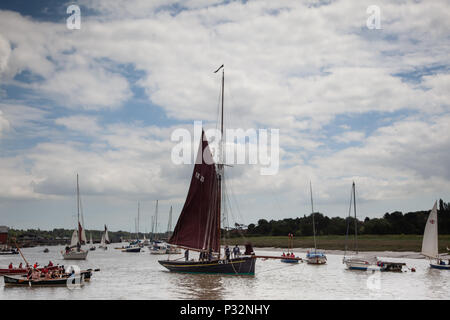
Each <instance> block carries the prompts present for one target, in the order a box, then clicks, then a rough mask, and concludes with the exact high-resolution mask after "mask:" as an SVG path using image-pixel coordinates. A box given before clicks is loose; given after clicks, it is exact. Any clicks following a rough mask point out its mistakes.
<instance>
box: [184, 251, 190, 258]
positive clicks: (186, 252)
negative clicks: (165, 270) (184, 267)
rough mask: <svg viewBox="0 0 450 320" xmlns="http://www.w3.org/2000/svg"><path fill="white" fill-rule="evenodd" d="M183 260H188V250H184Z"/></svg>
mask: <svg viewBox="0 0 450 320" xmlns="http://www.w3.org/2000/svg"><path fill="white" fill-rule="evenodd" d="M184 260H186V261H189V250H187V249H186V251H184Z"/></svg>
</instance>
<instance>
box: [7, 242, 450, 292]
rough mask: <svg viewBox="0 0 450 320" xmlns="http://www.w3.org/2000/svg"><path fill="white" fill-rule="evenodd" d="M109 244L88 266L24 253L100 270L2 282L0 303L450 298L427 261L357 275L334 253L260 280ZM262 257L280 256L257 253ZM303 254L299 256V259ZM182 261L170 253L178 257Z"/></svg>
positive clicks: (264, 267) (281, 267) (264, 265)
mask: <svg viewBox="0 0 450 320" xmlns="http://www.w3.org/2000/svg"><path fill="white" fill-rule="evenodd" d="M114 246H117V245H111V246H110V247H109V249H108V250H107V251H102V250H96V251H92V252H90V253H89V256H88V259H87V260H86V261H71V262H69V261H65V260H62V259H61V256H60V253H59V251H60V250H61V248H62V247H49V249H50V252H49V253H42V250H43V249H42V248H28V249H24V250H23V251H24V253H25V256H26V257H27V259H28V260H29V262H30V263H34V262H35V261H38V262H40V263H41V264H44V263H47V262H48V261H49V260H52V261H53V262H54V263H55V264H56V263H59V264H64V265H65V266H66V267H68V266H69V265H70V264H77V265H79V266H80V267H81V268H82V269H85V268H100V269H101V271H100V272H96V273H94V275H93V279H92V281H91V282H90V283H89V282H88V283H86V284H85V286H84V287H83V288H81V289H77V290H70V289H67V288H64V287H62V288H29V287H25V288H5V287H4V286H3V280H0V286H3V288H1V289H0V299H195V300H203V299H448V297H449V293H450V289H449V285H450V271H447V270H435V269H430V268H429V263H428V261H427V260H425V259H394V260H401V261H404V262H406V263H407V265H408V267H410V268H411V267H415V268H416V270H417V272H410V271H408V272H403V273H389V272H385V273H380V272H375V273H373V272H364V271H351V270H347V269H346V268H345V265H344V264H342V256H341V255H331V254H329V255H328V263H327V264H326V265H322V266H315V265H308V264H306V263H299V264H295V265H291V264H284V263H281V262H280V261H279V260H258V261H257V263H256V275H255V276H231V275H207V274H201V275H199V274H181V273H171V272H169V271H167V270H166V269H165V268H164V267H162V266H161V265H159V263H158V260H161V259H167V256H159V255H151V254H149V252H148V250H145V251H144V252H141V253H123V252H121V251H120V250H114ZM257 253H258V254H261V255H279V254H280V252H278V251H269V250H258V249H257ZM300 256H301V254H300ZM177 257H181V258H182V257H183V255H182V254H181V255H179V256H173V255H172V256H171V259H175V258H177ZM10 262H13V263H14V265H18V264H19V263H20V262H21V257H20V256H19V255H14V256H0V266H2V267H6V266H7V265H8V264H9V263H10Z"/></svg>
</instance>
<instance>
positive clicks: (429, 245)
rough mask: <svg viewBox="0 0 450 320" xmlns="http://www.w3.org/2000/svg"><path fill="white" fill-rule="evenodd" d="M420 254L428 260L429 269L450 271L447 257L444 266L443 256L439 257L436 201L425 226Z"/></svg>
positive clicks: (449, 259)
mask: <svg viewBox="0 0 450 320" xmlns="http://www.w3.org/2000/svg"><path fill="white" fill-rule="evenodd" d="M421 253H422V255H424V256H425V257H427V258H429V259H430V268H432V269H441V270H450V257H449V256H448V255H447V256H446V259H448V261H449V263H447V264H446V263H445V262H444V260H443V259H444V256H443V255H441V256H440V255H439V246H438V214H437V201H436V202H435V203H434V206H433V209H431V212H430V215H429V216H428V219H427V223H426V225H425V231H424V233H423V240H422V251H421ZM433 261H435V262H433Z"/></svg>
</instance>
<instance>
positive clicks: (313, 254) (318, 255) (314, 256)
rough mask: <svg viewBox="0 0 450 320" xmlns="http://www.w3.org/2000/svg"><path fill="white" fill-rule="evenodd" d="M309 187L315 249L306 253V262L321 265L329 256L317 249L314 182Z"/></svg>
mask: <svg viewBox="0 0 450 320" xmlns="http://www.w3.org/2000/svg"><path fill="white" fill-rule="evenodd" d="M309 189H310V192H311V215H312V222H313V235H314V250H311V251H308V252H307V253H306V262H307V263H308V264H315V265H321V264H325V263H327V256H326V255H325V253H323V252H321V251H317V242H316V224H315V221H314V205H313V195H312V184H311V181H310V182H309Z"/></svg>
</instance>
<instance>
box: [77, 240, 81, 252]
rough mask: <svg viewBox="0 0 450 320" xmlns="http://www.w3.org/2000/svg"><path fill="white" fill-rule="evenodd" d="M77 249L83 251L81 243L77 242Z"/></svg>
mask: <svg viewBox="0 0 450 320" xmlns="http://www.w3.org/2000/svg"><path fill="white" fill-rule="evenodd" d="M77 251H78V252H80V251H81V243H79V242H77Z"/></svg>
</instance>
